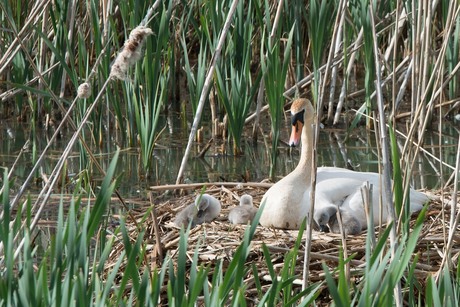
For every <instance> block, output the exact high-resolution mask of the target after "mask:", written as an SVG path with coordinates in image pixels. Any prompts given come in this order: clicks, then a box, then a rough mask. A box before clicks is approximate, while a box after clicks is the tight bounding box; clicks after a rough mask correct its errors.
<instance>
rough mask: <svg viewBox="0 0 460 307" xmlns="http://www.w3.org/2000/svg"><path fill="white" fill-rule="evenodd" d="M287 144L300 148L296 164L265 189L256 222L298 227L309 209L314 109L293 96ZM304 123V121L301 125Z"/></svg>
mask: <svg viewBox="0 0 460 307" xmlns="http://www.w3.org/2000/svg"><path fill="white" fill-rule="evenodd" d="M291 115H292V120H291V121H292V132H291V139H290V141H289V143H290V145H291V146H295V145H298V143H299V140H300V136H301V140H302V148H301V153H300V161H299V164H298V165H297V167H296V168H295V169H294V170H293V171H292V172H291V173H289V174H288V175H286V176H285V177H284V178H282V179H281V180H280V181H278V182H277V183H275V184H274V185H273V186H271V187H270V189H268V190H267V192H266V193H265V195H264V196H263V198H262V204H264V203H265V207H264V210H263V212H262V215H261V216H260V220H259V223H260V224H261V225H262V226H266V227H275V228H282V229H299V227H300V224H301V223H302V220H303V219H304V218H305V216H307V213H308V211H309V208H310V196H309V195H310V178H311V174H310V173H311V172H310V170H311V154H312V145H311V144H312V136H313V125H312V124H313V121H314V115H315V114H314V110H313V107H312V105H311V103H310V101H308V100H307V99H296V100H294V101H293V102H292V105H291ZM304 123H305V124H304Z"/></svg>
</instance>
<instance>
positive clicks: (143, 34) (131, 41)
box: [110, 26, 153, 80]
mask: <svg viewBox="0 0 460 307" xmlns="http://www.w3.org/2000/svg"><path fill="white" fill-rule="evenodd" d="M151 34H153V32H152V30H151V29H150V28H146V27H144V26H138V27H136V28H134V29H133V30H132V31H131V33H130V34H129V38H128V40H127V41H126V42H125V44H124V46H123V50H122V51H121V52H120V53H119V54H118V55H117V58H116V59H115V62H114V63H113V65H112V69H111V70H110V77H111V78H116V79H120V80H125V79H126V74H127V72H128V69H129V67H130V66H132V65H134V64H135V63H136V62H137V61H138V60H140V59H141V58H142V47H143V45H144V42H145V40H146V38H147V36H149V35H151Z"/></svg>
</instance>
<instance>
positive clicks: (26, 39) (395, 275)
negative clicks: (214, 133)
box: [0, 0, 460, 306]
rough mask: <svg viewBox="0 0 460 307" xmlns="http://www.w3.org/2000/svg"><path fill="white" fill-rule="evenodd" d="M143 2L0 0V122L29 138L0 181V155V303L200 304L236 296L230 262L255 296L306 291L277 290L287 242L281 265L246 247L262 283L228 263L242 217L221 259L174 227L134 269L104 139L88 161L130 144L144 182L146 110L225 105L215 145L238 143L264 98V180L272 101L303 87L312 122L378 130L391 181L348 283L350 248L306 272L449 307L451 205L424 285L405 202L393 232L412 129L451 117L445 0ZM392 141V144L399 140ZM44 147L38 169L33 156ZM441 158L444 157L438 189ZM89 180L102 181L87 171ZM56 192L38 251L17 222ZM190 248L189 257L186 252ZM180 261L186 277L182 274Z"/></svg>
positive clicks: (341, 286) (312, 288) (367, 295)
mask: <svg viewBox="0 0 460 307" xmlns="http://www.w3.org/2000/svg"><path fill="white" fill-rule="evenodd" d="M151 2H152V1H144V2H142V1H134V0H128V1H121V2H120V1H94V0H90V1H78V0H75V1H63V0H56V1H12V0H1V1H0V114H1V115H0V116H1V119H2V123H3V122H9V121H10V122H11V121H14V122H21V123H24V124H25V125H26V126H27V128H26V129H25V130H24V131H25V133H26V134H27V137H26V139H27V142H26V144H24V145H28V146H30V147H27V146H24V148H23V149H22V150H21V151H20V152H19V154H18V157H19V156H21V155H22V154H23V153H24V152H25V151H27V150H30V152H31V159H30V165H28V167H30V172H29V173H27V174H26V176H25V177H27V178H26V179H24V180H23V181H22V182H20V180H21V179H19V178H16V179H15V178H14V176H15V174H16V173H15V171H17V170H18V164H17V163H14V164H13V165H11V166H9V165H8V166H7V165H3V164H2V167H3V168H5V167H7V168H8V169H7V170H3V178H2V180H1V190H0V199H1V202H2V212H1V215H0V243H1V248H0V253H1V257H0V293H1V295H0V300H2V301H1V302H2V304H5V305H22V304H34V305H52V304H54V305H67V304H70V303H73V302H77V303H78V304H81V305H85V306H86V305H92V304H94V305H106V304H113V305H120V304H123V305H134V304H139V305H142V304H146V305H155V304H157V303H158V302H159V301H161V302H165V303H166V304H171V305H173V304H176V305H181V304H182V303H183V304H185V305H190V306H191V305H193V304H195V302H194V301H196V300H197V299H198V298H199V300H201V301H203V302H204V303H205V304H206V305H213V304H227V303H229V302H230V304H232V305H235V306H236V305H242V306H244V305H245V304H246V301H245V299H244V289H245V288H244V287H245V285H244V284H243V280H244V279H243V276H245V274H248V272H251V273H252V274H253V275H254V276H253V278H254V283H255V284H256V287H257V291H256V292H257V293H256V294H254V296H256V297H257V300H258V302H259V303H258V304H259V305H261V306H262V305H264V304H267V305H276V304H278V305H280V304H284V305H295V304H303V305H307V304H309V303H310V302H312V301H313V300H315V299H316V298H318V297H319V296H318V295H319V291H320V289H321V287H323V284H321V283H312V284H310V285H308V286H306V287H304V290H303V291H297V289H294V288H293V287H292V282H293V280H294V279H295V278H296V277H298V276H297V275H296V271H295V270H294V269H293V268H294V266H295V264H296V263H297V261H298V258H299V257H298V255H299V254H300V253H301V249H302V247H301V244H300V241H296V243H295V246H294V247H293V248H292V249H291V250H290V251H289V252H288V253H286V255H285V258H284V260H285V267H284V268H283V269H282V270H281V271H280V272H281V273H278V272H277V271H276V270H275V268H274V265H273V263H271V262H270V259H269V257H268V254H269V251H268V248H263V253H264V255H265V256H267V257H266V263H265V265H266V267H267V268H268V271H269V273H270V277H271V279H272V281H271V282H272V284H271V286H270V291H266V292H264V290H263V288H262V286H260V284H261V281H260V280H259V275H258V271H257V268H256V267H254V266H249V265H248V264H247V263H246V262H245V261H244V260H245V259H246V258H247V256H248V250H249V246H250V245H249V243H250V241H251V239H252V237H253V235H254V231H255V228H256V224H257V223H256V221H255V222H254V223H253V224H252V225H251V227H249V228H248V229H247V231H246V232H245V235H244V240H243V242H242V244H241V246H239V247H238V249H237V250H236V253H235V255H234V258H233V260H232V261H231V262H230V263H225V264H224V263H222V262H218V263H217V264H216V266H215V268H214V270H213V271H211V268H210V267H207V266H199V265H197V264H196V261H191V262H189V261H188V260H187V255H186V254H185V251H186V250H187V239H186V238H187V232H183V233H182V235H181V239H180V251H179V255H178V258H177V259H178V261H177V263H173V261H175V260H173V257H166V259H165V260H164V261H163V262H162V263H161V265H160V266H159V268H156V269H152V268H150V267H149V266H147V265H146V263H145V254H146V250H147V247H146V245H145V244H146V243H145V241H144V240H143V234H144V231H145V229H144V228H142V225H141V226H139V225H137V226H136V227H139V229H137V228H136V229H137V231H138V232H137V236H136V238H135V239H134V240H131V238H130V237H129V234H128V231H127V227H126V225H125V224H126V223H128V220H129V221H131V222H132V223H133V224H137V221H136V220H135V219H134V218H131V217H129V215H130V213H131V212H130V210H127V209H126V208H125V209H124V210H126V211H124V212H123V214H122V216H127V218H126V221H125V219H124V218H122V219H121V220H120V225H119V227H118V226H117V227H115V229H110V228H109V227H108V226H107V225H108V222H107V221H108V215H109V213H108V212H109V211H108V209H107V208H108V204H109V203H110V201H111V199H112V197H116V199H118V200H119V201H120V202H121V203H123V197H121V195H120V192H119V191H118V190H117V186H118V182H119V180H120V178H122V177H119V176H122V174H119V173H116V171H115V169H116V168H115V165H116V164H117V159H118V151H119V150H118V149H117V150H109V151H111V157H112V160H113V162H112V163H111V164H110V165H109V166H106V167H104V166H102V165H101V163H100V160H99V159H96V158H95V155H94V153H95V152H97V151H103V149H104V146H103V145H104V144H106V145H107V144H109V145H115V146H117V147H120V150H122V149H127V148H132V147H134V148H135V149H138V152H139V159H138V160H139V161H140V162H141V163H139V165H142V167H141V169H142V171H139V173H142V174H141V175H142V177H143V178H145V177H148V176H144V175H148V174H149V172H151V171H152V169H153V166H152V159H153V155H154V149H155V146H156V141H157V140H158V137H159V134H160V131H161V130H162V129H163V128H164V127H163V126H162V124H161V123H162V122H161V120H160V119H161V118H162V116H163V115H165V114H166V113H168V112H173V111H174V110H175V108H176V109H177V108H178V106H180V107H183V110H184V111H183V112H182V113H181V116H183V117H184V118H183V119H182V120H183V122H184V123H185V124H184V125H183V127H182V129H183V130H186V131H185V132H186V133H189V130H188V128H189V125H188V124H190V122H191V121H192V120H193V121H194V122H195V119H196V125H198V123H199V122H200V121H201V112H202V111H203V110H205V112H208V110H211V112H212V114H211V117H212V121H214V120H216V119H219V120H220V119H223V118H227V119H228V130H229V132H230V135H231V138H232V140H231V141H230V142H227V143H226V144H231V145H230V146H233V152H234V153H238V154H241V153H242V144H244V141H245V137H246V134H245V133H244V131H245V128H246V126H245V124H247V123H250V122H251V120H252V118H254V116H255V117H260V114H261V113H262V112H265V111H264V110H268V113H269V116H270V123H269V127H268V129H266V130H263V129H260V131H262V133H265V131H268V130H269V131H270V133H269V134H267V135H264V137H265V139H268V141H267V142H266V144H268V146H267V152H270V177H271V178H272V179H275V178H276V177H275V176H276V175H281V174H276V170H277V168H276V161H277V151H278V149H279V148H278V145H279V143H280V142H279V141H280V133H281V131H282V129H283V126H282V123H283V122H284V116H283V115H284V113H283V111H284V108H285V103H286V100H290V99H292V98H294V96H295V94H294V93H295V92H297V95H299V96H301V97H309V98H313V99H312V100H313V101H315V102H316V103H317V106H318V109H317V110H318V111H319V112H318V113H319V114H322V112H323V111H325V112H327V118H328V120H327V121H325V122H326V124H332V125H343V126H345V128H346V129H349V130H350V132H351V129H352V128H353V127H355V126H358V125H361V124H362V123H363V122H365V123H366V124H367V125H366V128H367V129H374V128H379V136H378V137H379V145H385V146H382V147H385V150H383V149H382V150H381V148H379V150H380V152H379V154H380V157H381V160H380V161H379V163H380V165H381V166H382V168H383V169H384V172H383V173H384V174H385V181H386V182H390V176H391V173H393V183H394V187H393V188H392V187H390V188H389V189H387V190H388V191H389V192H390V193H389V195H393V196H392V198H391V200H390V201H389V202H388V203H389V204H393V202H394V203H395V207H394V208H393V209H395V210H394V215H395V216H394V217H393V223H392V224H390V225H389V226H388V228H387V230H385V231H383V232H382V233H380V236H379V239H378V240H377V239H376V240H373V239H371V238H369V240H368V241H366V255H365V259H366V263H365V265H364V266H363V272H362V273H363V277H362V278H361V279H359V280H356V281H355V284H352V283H350V279H347V278H346V276H348V275H347V274H348V273H347V269H346V268H347V264H348V263H349V261H352V258H350V257H348V256H345V254H344V256H343V257H342V258H341V262H340V263H339V266H338V268H337V270H336V271H335V272H329V271H330V270H326V269H325V270H324V271H325V274H326V282H327V287H328V293H329V294H330V295H331V297H333V299H334V303H335V304H336V305H343V306H346V305H349V304H360V305H368V304H369V305H373V304H385V305H386V304H396V305H401V304H403V303H406V302H407V303H408V304H409V305H411V306H415V305H428V306H431V305H433V306H440V305H446V306H447V305H452V306H458V305H459V289H460V288H459V280H458V278H459V274H458V267H459V266H458V263H455V262H458V261H457V260H455V259H456V258H455V257H453V254H454V252H456V251H455V250H454V249H453V248H452V246H453V242H455V236H454V230H455V229H457V227H458V218H455V216H456V214H457V211H456V210H458V208H457V207H456V206H452V214H451V216H452V220H451V221H450V223H449V222H448V221H444V223H443V226H442V227H443V229H442V232H443V238H442V239H443V240H442V241H443V242H446V247H445V248H444V250H442V251H441V250H440V249H439V250H437V253H441V254H442V255H443V256H442V257H443V262H442V265H441V267H440V268H439V272H438V274H437V275H436V276H434V277H431V276H429V277H427V279H426V284H421V283H418V282H417V280H416V279H415V278H414V276H415V274H416V273H417V274H420V270H419V269H418V268H417V259H418V258H417V256H413V253H414V252H416V250H415V248H414V244H415V243H416V242H417V241H418V240H419V239H420V237H422V236H425V235H426V234H422V233H421V231H420V225H421V219H422V216H423V212H422V215H421V216H420V217H419V219H418V220H417V222H416V224H415V226H414V227H412V228H411V227H410V226H411V225H410V224H409V220H410V219H409V216H408V210H405V209H404V208H405V206H406V204H407V203H408V200H407V195H408V194H409V193H408V192H407V191H408V187H409V181H410V180H409V179H410V178H411V173H412V171H413V169H414V168H415V164H416V163H417V157H418V155H419V152H420V151H421V150H422V149H423V145H424V142H425V138H424V137H425V133H426V131H427V130H428V128H430V127H431V128H436V129H439V131H441V130H442V129H441V128H442V125H443V123H444V122H445V121H443V120H442V119H444V118H450V117H453V116H454V115H456V113H458V96H459V86H458V78H459V69H460V64H459V63H460V52H459V43H460V41H459V36H460V3H459V2H458V1H449V0H441V1H364V0H340V1H319V0H311V1H307V2H305V1H298V0H294V1H268V0H263V1H262V0H249V1H236V0H227V1H217V0H213V1H207V0H182V1H159V0H157V1H154V2H153V3H151ZM140 33H143V34H142V35H141V34H140ZM221 38H222V39H221ZM220 43H222V44H220ZM119 61H122V62H123V61H125V64H126V63H127V65H122V64H120V63H121V62H119ZM312 82H313V83H312ZM209 93H217V95H216V96H215V97H216V99H208V98H209ZM255 93H257V95H256V94H255ZM326 95H327V96H329V97H328V98H329V101H328V103H325V99H326V98H325V97H326ZM256 96H257V98H258V99H257V100H258V103H257V104H256V103H254V102H255V100H256ZM259 98H260V99H259ZM286 98H288V99H286ZM200 102H201V105H200ZM205 105H206V106H208V107H209V108H204V106H205ZM172 114H174V113H172ZM169 115H171V113H169ZM206 115H207V114H206ZM374 116H375V118H374ZM207 118H209V116H207ZM433 118H435V119H438V121H437V122H438V123H439V125H438V126H437V127H435V126H432V123H433V122H436V121H433ZM439 119H441V120H439ZM323 120H324V118H323V117H321V118H318V122H320V121H323ZM350 122H351V124H348V123H350ZM401 122H402V123H405V124H406V125H399V123H401ZM389 123H391V127H390V128H389V130H390V132H388V129H387V127H388V126H389ZM404 126H405V127H404ZM401 127H403V128H401ZM195 128H196V127H195ZM205 129H209V127H208V126H206V125H205ZM375 130H377V129H375ZM400 130H401V131H400ZM260 131H256V132H257V133H260ZM194 133H196V129H192V130H191V131H190V135H191V137H190V138H189V139H191V140H192V141H193V140H195V138H194V135H193V134H194ZM440 134H442V133H440ZM388 135H390V138H391V140H390V141H389V140H388V137H387V136H388ZM44 136H46V137H44ZM62 136H64V137H65V138H66V139H65V142H64V144H65V149H64V150H62V152H59V154H58V157H56V155H52V156H51V155H50V148H51V147H52V145H53V144H55V142H56V140H58V139H59V137H62ZM396 136H398V137H399V136H402V138H403V139H404V144H403V145H402V146H400V147H398V146H397V141H396ZM0 138H1V137H0ZM388 143H389V144H388ZM109 145H107V148H112V147H111V146H109ZM387 145H388V146H387ZM76 146H78V150H76V149H75V148H77V147H76ZM226 146H229V145H226ZM75 152H76V155H78V156H79V157H80V165H79V166H78V168H79V169H78V170H76V171H75V173H76V174H77V175H73V177H72V178H71V182H72V187H73V189H72V193H71V195H68V197H67V198H66V197H64V192H65V191H64V190H62V186H65V185H66V184H67V183H66V182H65V180H66V178H68V177H69V171H68V169H67V166H68V164H69V162H68V158H69V156H70V155H71V154H72V153H75ZM224 152H226V151H224ZM390 152H391V158H390V157H389V153H390ZM441 156H442V155H440V158H438V160H437V161H438V162H433V164H439V167H440V168H441V167H442V165H443V164H444V163H445V162H444V161H442V157H441ZM184 157H185V158H184V159H183V163H182V166H181V169H184V168H186V167H187V162H188V158H187V157H188V154H187V155H184ZM459 157H460V156H459ZM18 160H19V158H18ZM45 160H46V161H47V162H49V165H51V166H49V167H42V166H43V162H44V161H45ZM390 160H391V163H393V164H392V165H390ZM457 160H458V161H457V164H456V165H455V166H452V169H454V170H455V172H453V175H452V182H453V187H454V188H453V189H454V193H452V194H453V195H454V196H453V199H454V200H455V199H456V192H457V184H458V182H457V181H458V176H457V175H458V173H459V168H460V158H459V159H457ZM28 161H29V160H28ZM390 168H391V169H392V171H391V172H390ZM96 177H102V178H104V179H103V180H102V183H101V181H98V180H96V179H95V178H96ZM178 177H180V176H178ZM33 179H36V182H41V183H42V185H41V186H40V191H39V192H38V193H36V194H38V195H34V194H33V193H32V191H33V190H32V189H31V183H32V182H33ZM63 180H64V181H63ZM441 181H442V179H441ZM59 182H61V185H60V183H59ZM444 184H445V183H444V182H440V185H441V186H443V185H444ZM94 186H97V189H94ZM405 191H406V192H405ZM56 192H57V193H58V195H60V194H62V197H61V199H60V200H59V208H60V209H59V213H58V217H57V220H56V232H55V233H54V234H53V235H52V239H51V241H50V242H48V243H49V244H48V245H45V246H44V247H43V252H41V249H39V248H37V247H35V241H34V235H35V234H36V230H37V228H36V227H37V223H38V221H39V220H40V214H42V212H43V209H44V208H45V207H47V205H49V204H50V202H51V201H50V198H51V195H54V194H55V193H56ZM89 198H92V199H93V200H94V203H92V202H90V201H88V199H89ZM64 202H68V203H66V206H64ZM453 203H454V204H456V201H453ZM101 225H102V226H101ZM111 234H116V235H119V236H112V235H111ZM115 237H116V238H121V240H122V241H123V244H124V249H125V250H124V251H123V253H122V254H121V256H120V257H119V259H117V260H116V261H115V263H112V264H111V266H110V269H109V268H108V267H107V266H106V264H105V261H106V260H107V259H108V254H109V253H110V250H111V248H112V246H113V243H114V240H116V239H115ZM299 240H300V239H299ZM388 240H390V243H391V244H390V247H387V245H386V244H387V242H388ZM306 244H309V242H306ZM345 250H346V249H344V251H345ZM39 251H40V252H39ZM352 256H353V255H352ZM352 256H351V257H352ZM196 257H198V256H197V253H196V252H195V254H194V255H193V257H192V260H193V259H196ZM396 257H399V258H396ZM396 259H397V260H396ZM452 259H454V261H452ZM122 265H123V269H121V268H122ZM305 265H309V263H307V264H305ZM456 268H457V269H456ZM121 270H123V274H121ZM184 272H190V274H189V275H188V276H187V277H185V274H184ZM424 274H426V272H424ZM376 281H378V283H377V282H376ZM162 291H163V292H162ZM165 293H166V295H164V294H165ZM162 294H163V295H162Z"/></svg>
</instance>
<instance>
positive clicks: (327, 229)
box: [319, 225, 329, 232]
mask: <svg viewBox="0 0 460 307" xmlns="http://www.w3.org/2000/svg"><path fill="white" fill-rule="evenodd" d="M319 230H320V231H321V232H329V227H327V225H319Z"/></svg>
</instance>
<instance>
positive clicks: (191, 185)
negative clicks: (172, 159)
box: [150, 182, 273, 191]
mask: <svg viewBox="0 0 460 307" xmlns="http://www.w3.org/2000/svg"><path fill="white" fill-rule="evenodd" d="M272 185H273V184H272V183H262V182H203V183H182V184H167V185H159V186H153V187H150V190H151V191H165V190H178V189H180V190H191V189H196V188H201V187H203V186H206V187H210V186H226V187H238V186H241V187H253V188H264V189H268V188H269V187H271V186H272Z"/></svg>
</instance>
